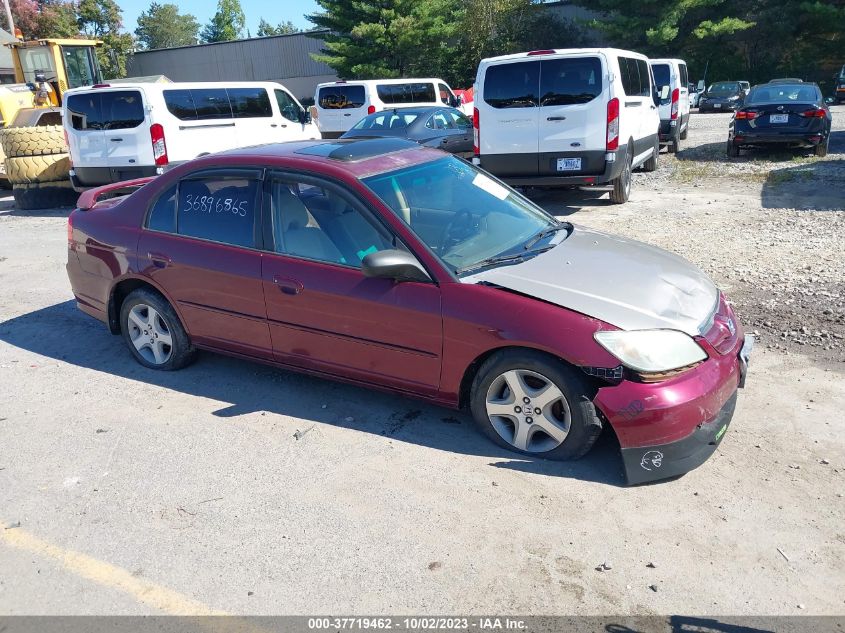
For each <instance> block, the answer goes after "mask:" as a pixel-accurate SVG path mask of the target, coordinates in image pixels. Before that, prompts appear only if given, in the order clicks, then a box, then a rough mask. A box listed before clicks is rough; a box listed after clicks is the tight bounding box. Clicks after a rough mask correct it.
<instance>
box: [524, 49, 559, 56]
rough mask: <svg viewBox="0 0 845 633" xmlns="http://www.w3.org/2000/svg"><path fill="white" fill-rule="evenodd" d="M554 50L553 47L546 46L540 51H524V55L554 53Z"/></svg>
mask: <svg viewBox="0 0 845 633" xmlns="http://www.w3.org/2000/svg"><path fill="white" fill-rule="evenodd" d="M556 52H557V51H555V50H554V49H553V48H546V49H543V50H540V51H531V52H530V53H526V55H528V56H529V57H531V56H533V55H554V54H555V53H556Z"/></svg>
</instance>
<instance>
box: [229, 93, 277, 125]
mask: <svg viewBox="0 0 845 633" xmlns="http://www.w3.org/2000/svg"><path fill="white" fill-rule="evenodd" d="M226 92H228V93H229V103H230V104H231V105H232V115H233V116H234V117H235V118H236V119H252V118H256V117H271V116H273V109H272V108H271V107H270V97H269V96H268V95H267V89H266V88H229V89H228V90H227V91H226Z"/></svg>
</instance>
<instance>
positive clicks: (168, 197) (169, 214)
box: [147, 185, 176, 233]
mask: <svg viewBox="0 0 845 633" xmlns="http://www.w3.org/2000/svg"><path fill="white" fill-rule="evenodd" d="M147 228H148V229H152V230H153V231H165V232H167V233H175V232H176V185H173V186H172V187H171V188H170V189H168V190H167V191H165V192H164V193H163V194H161V195H160V196H159V197H158V200H156V202H155V204H154V205H153V208H152V209H150V214H149V216H147Z"/></svg>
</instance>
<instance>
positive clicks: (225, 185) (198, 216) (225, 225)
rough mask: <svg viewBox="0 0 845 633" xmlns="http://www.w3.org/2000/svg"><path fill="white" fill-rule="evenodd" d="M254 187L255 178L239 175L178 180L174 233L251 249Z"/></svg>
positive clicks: (253, 238) (252, 245) (256, 187)
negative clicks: (175, 228)
mask: <svg viewBox="0 0 845 633" xmlns="http://www.w3.org/2000/svg"><path fill="white" fill-rule="evenodd" d="M258 184H259V181H258V179H257V178H252V177H245V176H242V175H232V176H225V175H224V176H211V177H207V178H187V179H185V180H182V181H181V182H180V183H179V196H178V203H177V211H176V217H177V230H178V233H179V234H180V235H186V236H188V237H197V238H200V239H205V240H211V241H214V242H222V243H224V244H232V245H233V246H245V247H250V248H252V247H255V207H256V199H257V194H258V191H259V186H258ZM151 228H152V227H151Z"/></svg>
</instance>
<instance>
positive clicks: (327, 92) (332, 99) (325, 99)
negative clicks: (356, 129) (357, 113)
mask: <svg viewBox="0 0 845 633" xmlns="http://www.w3.org/2000/svg"><path fill="white" fill-rule="evenodd" d="M364 101H365V97H364V86H343V85H341V86H324V87H322V88H320V90H319V92H318V94H317V103H319V104H320V107H321V108H323V109H324V110H349V109H351V108H360V107H362V106H363V105H364Z"/></svg>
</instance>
